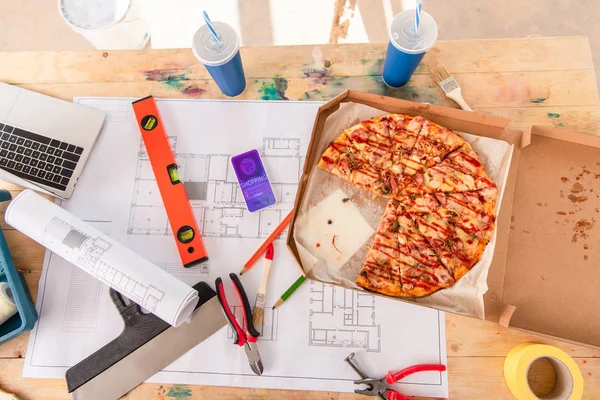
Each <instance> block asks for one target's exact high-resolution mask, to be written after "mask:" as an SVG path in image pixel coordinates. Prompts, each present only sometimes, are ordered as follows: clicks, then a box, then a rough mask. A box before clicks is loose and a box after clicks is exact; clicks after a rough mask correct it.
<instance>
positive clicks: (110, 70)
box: [0, 37, 593, 84]
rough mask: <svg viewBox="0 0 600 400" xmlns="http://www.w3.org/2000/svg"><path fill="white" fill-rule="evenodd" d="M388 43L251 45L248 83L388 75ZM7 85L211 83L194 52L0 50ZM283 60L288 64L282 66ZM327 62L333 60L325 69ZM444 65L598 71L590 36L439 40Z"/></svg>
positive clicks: (431, 59) (0, 72)
mask: <svg viewBox="0 0 600 400" xmlns="http://www.w3.org/2000/svg"><path fill="white" fill-rule="evenodd" d="M385 49H386V44H383V43H380V44H344V45H319V46H293V47H287V46H286V47H283V46H281V47H278V46H274V47H251V48H243V49H242V50H241V54H242V59H243V60H244V69H245V73H246V76H247V77H248V78H249V79H255V78H273V77H276V76H283V77H286V78H288V77H289V78H293V77H296V78H302V77H305V76H306V74H309V73H310V72H311V70H312V69H316V70H317V71H323V72H324V73H326V75H328V76H333V77H335V76H360V75H369V74H370V75H381V70H382V67H383V58H384V56H385ZM0 60H1V61H0V81H3V82H8V83H13V84H23V83H85V82H132V81H140V80H144V79H145V77H146V76H148V75H153V74H154V75H156V74H164V73H165V71H166V70H170V71H171V73H172V74H173V75H174V76H185V79H189V80H199V79H209V75H208V73H207V71H206V69H205V68H204V67H203V66H202V64H201V63H200V62H199V61H198V60H196V58H195V57H194V55H193V54H192V51H191V50H190V49H178V50H152V51H90V52H44V53H42V52H19V53H0ZM282 60H285V61H284V62H282ZM325 61H328V63H327V64H325V65H324V63H325ZM439 62H443V63H444V64H445V65H446V66H447V68H448V69H449V71H450V72H451V73H459V72H462V73H468V72H508V71H513V72H516V71H546V70H552V71H563V70H591V69H593V63H592V58H591V53H590V51H589V41H588V38H587V37H561V38H521V39H501V40H498V39H493V40H461V41H439V42H437V43H436V45H435V47H434V48H433V49H432V50H431V51H429V52H428V54H427V55H426V56H425V58H424V60H423V64H422V65H421V67H420V68H419V70H418V71H417V73H418V74H427V73H428V71H429V70H430V69H431V68H432V67H433V66H435V65H436V64H437V63H439Z"/></svg>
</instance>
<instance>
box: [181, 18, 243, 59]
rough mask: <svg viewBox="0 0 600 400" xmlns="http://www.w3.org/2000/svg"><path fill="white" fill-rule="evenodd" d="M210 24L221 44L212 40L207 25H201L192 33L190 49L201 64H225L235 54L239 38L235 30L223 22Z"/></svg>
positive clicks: (238, 45) (238, 46)
mask: <svg viewBox="0 0 600 400" xmlns="http://www.w3.org/2000/svg"><path fill="white" fill-rule="evenodd" d="M212 25H213V28H215V31H216V32H217V35H218V36H219V40H220V41H221V44H220V45H219V44H218V43H216V42H215V41H214V39H213V37H212V35H211V34H210V31H209V30H208V26H207V25H202V26H201V27H200V29H198V30H197V31H196V33H195V34H194V38H193V40H192V51H193V52H194V55H195V56H196V58H197V59H198V60H200V61H201V62H202V63H203V64H205V65H210V66H215V67H216V66H219V65H223V64H225V63H226V62H228V61H229V60H231V59H232V58H233V57H234V56H235V55H236V54H237V51H238V49H239V48H240V39H239V37H238V35H237V33H236V32H235V30H234V29H233V28H232V27H231V26H229V25H228V24H226V23H224V22H213V23H212Z"/></svg>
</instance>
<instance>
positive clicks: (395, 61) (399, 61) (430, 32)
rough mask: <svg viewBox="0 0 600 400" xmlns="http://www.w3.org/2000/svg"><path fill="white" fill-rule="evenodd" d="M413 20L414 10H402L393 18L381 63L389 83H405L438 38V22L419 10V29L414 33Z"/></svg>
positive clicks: (395, 85) (386, 82) (394, 85)
mask: <svg viewBox="0 0 600 400" xmlns="http://www.w3.org/2000/svg"><path fill="white" fill-rule="evenodd" d="M414 24H415V10H404V11H402V12H401V13H400V14H398V15H396V16H395V17H394V19H393V20H392V24H391V26H390V31H389V32H388V33H389V39H390V40H389V42H388V48H387V53H386V54H385V63H384V64H383V81H384V82H385V84H386V85H388V86H389V87H393V88H399V87H401V86H404V85H406V84H407V83H408V81H409V79H410V77H411V76H412V74H413V73H414V72H415V70H416V69H417V66H418V65H419V63H420V62H421V60H422V59H423V56H424V55H425V53H426V52H427V50H429V49H430V48H432V47H433V45H434V44H435V41H436V39H437V35H438V29H437V24H436V23H435V20H434V19H433V17H432V16H431V15H429V14H428V13H426V12H424V11H423V12H421V22H420V24H419V31H418V32H417V33H416V34H415V33H414Z"/></svg>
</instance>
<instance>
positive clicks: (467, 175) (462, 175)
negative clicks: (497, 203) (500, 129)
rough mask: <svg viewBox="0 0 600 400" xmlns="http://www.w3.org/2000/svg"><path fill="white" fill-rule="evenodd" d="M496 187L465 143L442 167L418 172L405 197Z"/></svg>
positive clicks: (448, 157) (402, 192)
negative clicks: (414, 194)
mask: <svg viewBox="0 0 600 400" xmlns="http://www.w3.org/2000/svg"><path fill="white" fill-rule="evenodd" d="M495 187H496V184H495V183H494V181H493V180H492V179H491V178H490V177H489V176H488V175H487V174H486V172H485V169H484V167H483V163H482V162H481V161H480V160H479V157H477V154H475V152H474V151H473V149H472V148H471V146H470V145H469V144H468V143H465V144H464V145H463V146H461V147H460V148H458V149H456V150H454V151H453V152H452V153H450V154H448V156H447V157H446V159H445V160H444V161H442V162H441V163H439V164H437V165H434V166H432V167H431V168H429V169H427V170H425V171H424V172H417V173H416V174H415V175H414V177H413V179H412V181H411V182H410V183H409V184H408V185H406V187H405V188H404V189H403V190H402V191H401V194H411V193H433V192H468V191H475V190H479V189H486V188H495Z"/></svg>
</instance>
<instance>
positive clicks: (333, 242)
mask: <svg viewBox="0 0 600 400" xmlns="http://www.w3.org/2000/svg"><path fill="white" fill-rule="evenodd" d="M337 237H338V235H333V237H332V238H331V244H332V246H333V248H334V249H335V251H337V252H338V253H339V254H340V255H339V257H338V258H337V260H339V259H340V258H342V256H343V255H344V253H342V252H341V251H340V249H338V248H337V246H336V245H335V238H337Z"/></svg>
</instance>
